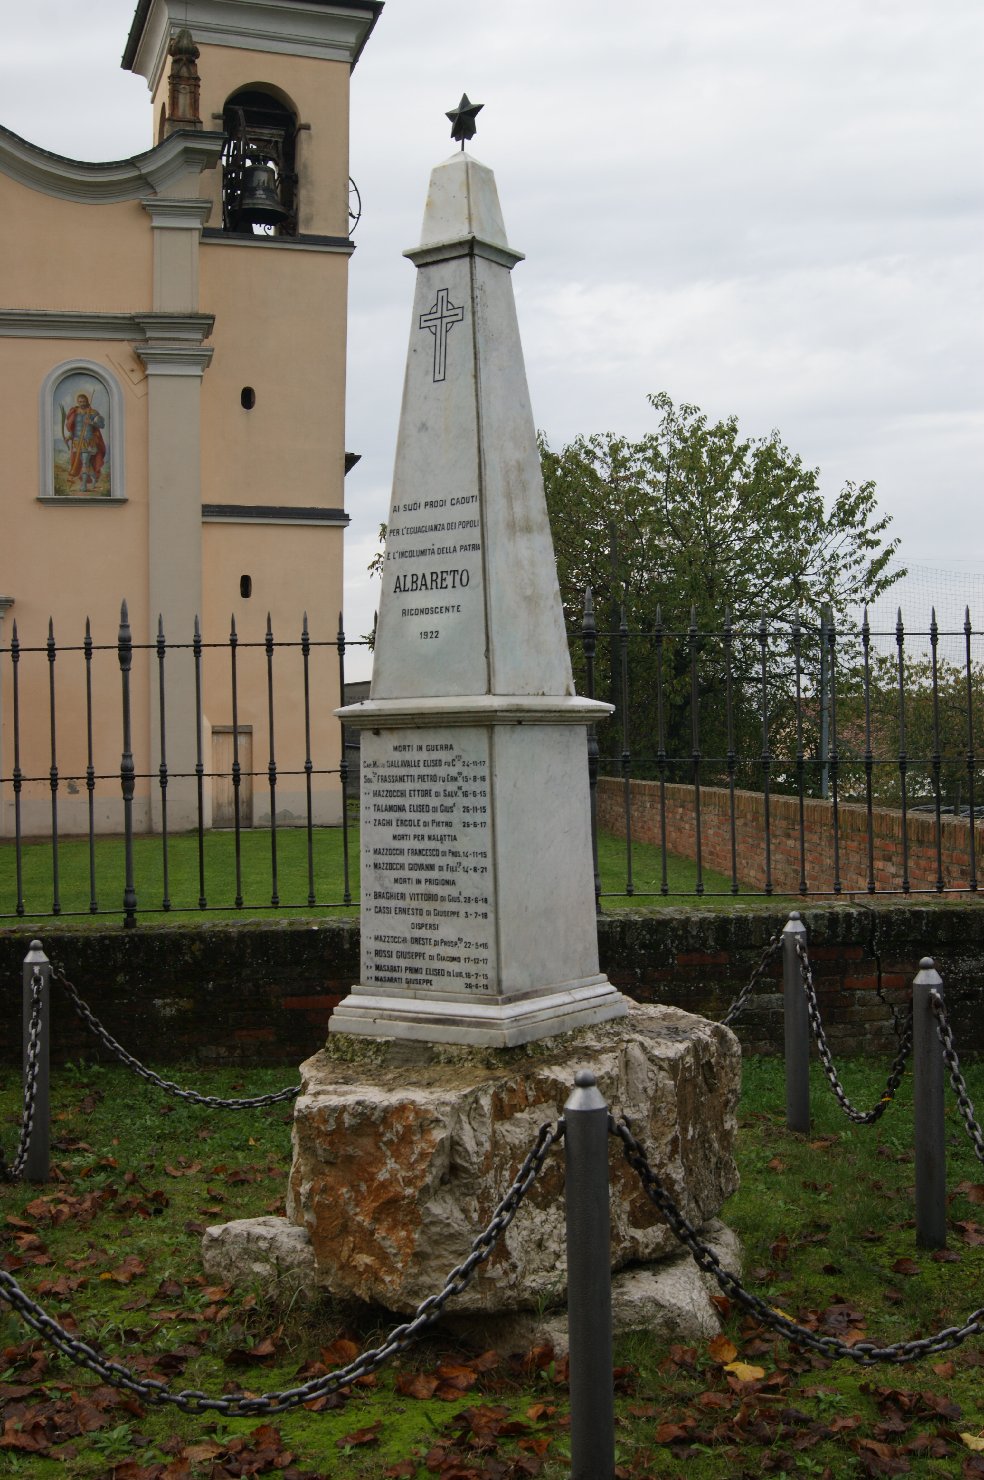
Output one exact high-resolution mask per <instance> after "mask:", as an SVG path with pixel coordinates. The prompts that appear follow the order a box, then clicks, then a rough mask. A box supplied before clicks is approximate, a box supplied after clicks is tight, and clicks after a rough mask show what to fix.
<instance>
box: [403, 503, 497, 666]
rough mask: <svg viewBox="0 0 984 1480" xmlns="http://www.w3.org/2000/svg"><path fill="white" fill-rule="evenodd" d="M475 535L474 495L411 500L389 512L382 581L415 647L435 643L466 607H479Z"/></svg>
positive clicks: (478, 521) (479, 553)
mask: <svg viewBox="0 0 984 1480" xmlns="http://www.w3.org/2000/svg"><path fill="white" fill-rule="evenodd" d="M481 530H482V524H481V519H480V517H479V507H478V494H477V493H465V494H459V495H457V496H452V497H450V498H431V499H412V500H410V501H408V502H407V503H395V504H394V505H393V507H392V509H391V510H390V522H389V526H388V528H387V531H386V561H385V565H386V571H385V576H384V579H385V580H386V582H387V585H388V587H389V590H390V592H391V593H392V595H393V597H394V598H397V599H396V601H395V602H394V605H395V606H396V609H397V610H398V611H399V613H400V616H401V618H402V619H403V620H404V621H405V622H407V623H408V624H409V627H410V631H411V632H413V633H415V634H416V636H417V638H418V639H419V640H420V641H421V642H433V641H434V640H435V639H439V638H440V637H441V635H442V632H444V633H447V631H448V627H449V624H453V623H454V622H455V620H456V619H458V618H460V617H461V616H462V614H463V613H465V612H467V611H469V610H470V607H469V602H474V601H476V600H479V601H480V599H481V598H480V596H479V592H480V588H481V581H482V539H481Z"/></svg>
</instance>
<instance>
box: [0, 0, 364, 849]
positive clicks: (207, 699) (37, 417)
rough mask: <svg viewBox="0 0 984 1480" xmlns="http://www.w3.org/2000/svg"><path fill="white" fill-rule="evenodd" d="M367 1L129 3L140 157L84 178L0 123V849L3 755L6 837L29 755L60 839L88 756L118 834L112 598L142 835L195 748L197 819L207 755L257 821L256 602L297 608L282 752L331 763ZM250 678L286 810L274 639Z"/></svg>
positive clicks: (184, 783)
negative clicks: (304, 661) (274, 705)
mask: <svg viewBox="0 0 984 1480" xmlns="http://www.w3.org/2000/svg"><path fill="white" fill-rule="evenodd" d="M381 10H382V3H381V0H263V3H258V0H139V4H138V5H137V9H136V14H135V15H134V19H133V23H132V26H131V29H130V34H129V37H128V38H127V41H126V47H125V51H124V53H123V61H122V65H123V66H124V67H125V68H127V69H129V70H130V71H132V72H135V73H138V74H139V75H140V76H142V77H144V78H146V80H147V85H148V88H149V91H150V107H149V122H150V127H149V129H148V138H149V139H152V143H151V144H150V147H148V148H147V150H146V151H145V152H143V153H140V154H137V155H135V156H133V157H132V158H128V159H121V160H116V161H114V162H110V163H86V162H83V161H80V160H75V159H68V158H62V157H60V156H59V155H56V154H52V153H50V152H48V151H46V150H44V149H41V148H38V147H36V146H35V145H33V144H31V143H29V142H27V141H26V140H24V139H21V138H19V137H18V136H17V135H16V134H14V133H12V132H10V131H9V130H7V129H4V128H2V127H0V242H2V248H0V251H2V260H3V263H4V291H3V297H2V303H3V307H2V308H0V384H2V394H3V401H4V406H5V413H6V414H5V421H6V428H7V436H6V439H5V441H6V457H5V475H4V480H3V488H2V491H0V510H2V517H3V538H2V541H0V776H2V777H4V778H6V779H5V780H4V781H3V782H2V783H0V836H7V837H9V836H12V834H13V832H14V825H15V819H14V811H15V796H14V787H13V786H12V784H11V777H12V776H13V774H14V768H15V765H16V766H18V767H19V771H20V773H21V775H22V776H23V778H24V780H23V782H22V784H21V786H20V787H19V788H18V790H19V803H18V806H19V812H20V817H19V828H20V830H21V832H22V834H23V835H24V836H28V835H31V834H35V835H37V834H39V833H42V832H46V831H47V819H48V812H49V809H50V802H51V786H50V779H49V771H50V767H51V766H52V765H57V770H58V774H59V776H60V777H61V778H75V779H74V782H71V781H62V782H61V784H60V786H59V826H60V828H61V830H62V831H65V832H82V831H85V829H86V827H87V826H88V822H87V796H86V787H85V784H84V781H83V783H82V784H81V785H80V784H79V781H78V778H80V777H82V778H84V777H85V774H86V766H87V764H88V765H89V767H90V770H94V771H95V772H96V773H98V774H99V776H100V777H102V776H103V775H104V774H107V775H111V774H112V772H113V767H114V766H115V768H116V775H117V780H116V784H115V787H114V786H113V785H112V784H111V782H110V781H109V780H107V781H106V783H105V784H103V782H102V781H101V780H100V782H99V784H98V785H97V786H96V788H95V802H96V814H95V822H96V830H98V831H119V830H120V826H121V815H122V814H121V806H122V803H121V796H120V786H119V779H118V774H119V758H120V725H121V720H120V670H119V664H118V663H117V661H116V648H117V638H118V631H119V625H120V608H121V602H122V601H123V600H124V599H125V600H126V602H127V610H128V617H129V624H130V629H131V633H132V640H133V643H134V644H135V650H134V661H133V669H132V675H131V689H132V696H131V703H132V727H133V733H132V749H133V756H134V769H135V772H136V778H137V779H136V789H135V793H134V799H133V805H134V820H135V822H136V823H137V826H138V827H139V828H146V829H149V830H153V829H154V828H155V827H156V826H157V825H158V824H159V818H158V816H157V809H158V807H159V786H158V783H157V776H158V772H159V766H160V763H161V759H162V754H161V750H162V745H163V744H166V763H167V767H168V770H169V772H170V774H171V778H172V779H171V780H170V782H169V785H168V808H169V826H171V827H174V828H179V827H192V826H194V825H195V824H196V819H197V810H196V808H197V801H196V795H195V792H196V788H195V767H196V761H197V763H198V764H199V769H200V770H201V767H202V761H204V770H205V773H206V788H205V790H206V814H207V815H206V818H205V821H206V825H210V824H211V823H213V821H214V823H215V824H217V825H218V824H220V823H221V822H222V821H224V820H225V821H228V819H227V818H223V817H220V816H219V810H220V801H219V797H218V787H216V788H215V796H214V798H213V787H212V785H211V777H212V775H213V774H215V775H216V776H217V777H218V776H221V775H223V774H226V773H228V772H229V769H230V756H231V753H232V746H233V740H235V748H236V750H237V753H238V757H239V763H240V766H241V769H242V772H243V774H244V776H245V775H246V774H247V773H254V774H255V775H256V776H257V778H258V784H257V787H256V795H255V796H254V797H253V799H252V801H251V803H250V813H249V815H247V814H246V810H245V793H244V796H243V802H244V812H243V817H242V821H243V823H244V824H245V825H248V824H249V822H250V821H251V820H255V821H256V822H257V823H262V822H263V821H264V820H265V819H264V816H263V806H264V800H263V788H262V786H260V785H259V778H261V777H263V776H265V774H266V768H267V766H268V760H269V759H270V757H269V756H268V699H269V694H268V689H267V682H268V678H267V669H266V655H265V650H264V640H265V634H266V630H267V615H268V613H269V616H270V623H271V629H272V632H273V635H274V638H275V639H276V640H277V641H278V642H279V641H281V640H286V639H291V640H293V641H295V642H299V641H300V638H301V623H302V617H303V615H304V613H305V612H306V613H307V614H308V619H309V623H310V634H311V639H312V652H311V657H310V665H309V666H310V675H309V676H310V682H311V711H310V720H309V723H310V726H312V727H313V734H312V736H311V737H310V738H311V745H310V748H311V749H312V750H313V751H314V752H315V753H316V754H317V755H318V756H319V757H320V768H331V767H337V766H338V763H339V758H340V752H339V732H338V725H337V721H335V720H334V719H333V718H332V709H333V708H334V707H335V706H336V705H337V704H338V703H339V701H340V695H339V691H338V676H337V658H336V654H335V649H334V647H333V646H331V645H330V643H331V642H333V639H334V636H335V631H336V628H337V622H338V613H339V611H340V609H341V606H342V542H343V534H344V529H345V526H346V524H347V522H348V518H347V515H346V513H345V509H344V478H345V473H346V471H347V463H351V461H352V460H353V459H352V458H351V457H349V458H347V456H346V451H345V444H344V429H345V352H346V309H347V278H348V263H349V257H350V255H351V253H352V251H353V243H352V240H351V227H352V224H353V219H354V207H353V197H352V194H351V189H352V187H351V185H350V180H349V166H348V127H349V86H350V77H351V73H352V70H353V68H354V67H355V65H356V63H357V62H358V60H359V58H360V56H361V53H362V50H363V48H364V47H365V45H366V42H367V40H368V38H369V36H370V33H371V31H372V29H373V27H374V25H375V23H376V21H377V19H378V17H379V14H380V12H381ZM78 105H79V106H80V107H84V106H85V93H84V92H83V93H81V94H80V98H79V103H78ZM49 618H50V619H51V624H52V626H51V631H52V634H53V636H54V640H55V644H56V651H57V661H56V662H52V661H50V657H51V650H50V649H48V648H47V647H46V644H47V641H48V638H49V627H48V623H49ZM86 618H88V619H89V623H90V632H91V641H92V644H93V649H94V651H93V655H92V661H91V663H89V664H88V665H87V664H86V661H85V653H84V651H83V648H84V632H85V623H86ZM196 618H198V619H199V622H200V630H201V636H202V641H203V644H204V648H203V656H202V659H201V663H200V664H199V668H200V672H199V673H198V674H197V675H196V671H195V664H194V662H193V657H194V654H193V652H192V643H193V634H194V624H195V619H196ZM231 618H232V619H234V620H235V624H236V633H237V639H238V645H239V648H238V653H237V662H238V670H239V671H238V692H237V693H236V694H235V701H234V696H233V692H232V677H231V669H230V660H229V650H228V637H229V632H230V619H231ZM15 621H16V626H17V646H16V648H15V650H14V652H13V653H12V652H11V639H12V633H13V625H14V622H15ZM159 630H162V631H163V633H164V634H165V638H166V643H167V648H168V652H167V663H166V665H165V676H164V678H163V679H160V676H159V668H158V662H157V658H156V656H155V650H154V644H155V642H156V640H157V637H158V633H159ZM211 643H224V644H226V646H225V648H224V649H220V648H215V649H213V648H212V647H210V644H211ZM253 644H256V646H255V647H253V646H252V645H253ZM319 644H326V645H325V646H320V645H319ZM71 649H75V650H77V651H75V652H72V651H70V650H71ZM13 659H16V661H12V660H13ZM114 665H115V666H114ZM278 665H279V667H278V672H277V682H278V685H279V691H280V699H281V708H280V709H279V710H278V714H277V726H278V728H277V761H278V764H279V765H280V767H281V768H282V771H283V777H282V785H281V787H280V789H279V792H278V816H281V808H282V816H283V819H284V820H286V821H290V820H292V819H293V818H296V819H297V820H302V815H301V814H302V813H303V809H304V791H305V776H304V757H305V746H306V743H307V738H308V737H306V736H305V734H304V713H303V705H302V703H301V702H300V700H299V699H298V698H296V697H294V698H291V699H290V701H289V702H286V703H284V702H283V701H284V699H285V698H286V696H287V693H288V692H289V693H290V694H292V695H294V696H297V695H299V694H300V685H301V681H302V668H301V654H300V650H299V649H298V651H297V653H296V654H295V653H294V652H293V651H290V652H287V653H285V654H283V655H279V654H278ZM196 677H197V679H199V680H200V683H201V685H202V687H201V690H200V695H199V694H198V693H196ZM15 679H16V681H17V693H16V695H15V692H14V688H15ZM87 679H88V680H89V681H90V684H91V686H92V702H91V704H90V705H89V706H88V712H89V714H90V715H91V725H92V727H93V730H94V735H93V740H92V744H91V747H89V746H88V745H87V736H86V723H87V705H86V695H85V683H86V680H87ZM52 693H54V694H55V695H56V703H57V747H58V750H57V756H56V757H52V756H51V754H50V752H51V750H52V748H53V747H52V742H51V741H50V736H49V732H50V729H51V726H50V703H51V694H52ZM162 693H163V694H164V699H165V704H164V708H165V713H166V738H162V726H161V723H160V705H161V696H162ZM15 700H16V705H17V709H18V714H17V716H16V721H17V734H16V737H15V734H14V721H15V715H14V708H15ZM234 702H235V710H236V714H235V719H236V726H235V728H236V733H235V735H233V718H234V716H233V707H234ZM199 721H201V723H199ZM196 730H197V731H199V732H200V731H201V730H204V736H202V734H201V733H198V734H196ZM15 741H16V750H17V752H18V754H17V755H16V756H15V753H14V752H15ZM202 746H203V747H204V748H203V751H201V747H202ZM114 757H115V761H114V759H113V758H114ZM288 773H289V774H288ZM32 778H33V779H32ZM90 790H91V788H90ZM213 800H214V802H215V816H214V818H213V812H212V808H213ZM339 807H340V793H339V787H338V777H337V775H331V776H324V777H316V784H315V810H316V820H317V821H321V822H331V821H336V820H337V819H338V816H339Z"/></svg>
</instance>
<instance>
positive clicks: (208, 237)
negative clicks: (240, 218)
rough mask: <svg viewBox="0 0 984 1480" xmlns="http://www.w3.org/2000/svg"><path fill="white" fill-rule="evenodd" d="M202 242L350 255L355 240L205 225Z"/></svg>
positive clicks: (343, 237)
mask: <svg viewBox="0 0 984 1480" xmlns="http://www.w3.org/2000/svg"><path fill="white" fill-rule="evenodd" d="M202 244H203V245H204V246H206V247H262V248H265V249H266V250H267V251H269V250H270V249H271V248H272V249H273V250H274V251H277V252H335V253H337V254H338V255H340V256H343V257H351V255H352V253H353V252H354V251H355V242H353V241H351V240H350V239H349V238H348V237H347V236H315V235H313V234H304V235H299V236H253V235H252V234H251V233H250V232H246V231H223V230H222V229H221V227H218V226H206V227H205V229H204V231H203V232H202Z"/></svg>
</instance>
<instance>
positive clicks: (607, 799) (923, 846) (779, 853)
mask: <svg viewBox="0 0 984 1480" xmlns="http://www.w3.org/2000/svg"><path fill="white" fill-rule="evenodd" d="M629 785H630V788H631V797H632V836H633V837H634V838H635V839H636V841H637V842H640V843H652V844H653V845H654V846H656V847H660V846H661V842H662V821H661V813H660V794H659V782H658V781H631V782H630V783H629ZM624 787H625V784H624V782H623V781H621V780H620V779H618V778H616V777H612V776H602V777H600V778H599V780H598V826H599V827H600V828H603V829H604V830H605V831H606V832H612V833H615V834H617V835H618V836H619V837H624V836H625V789H624ZM665 805H666V846H667V850H668V851H669V852H670V853H676V854H678V855H679V856H680V857H681V858H695V857H696V856H697V839H696V827H695V815H696V813H695V808H694V789H693V787H692V786H675V785H674V786H667V787H666V788H665ZM837 821H838V827H837V838H838V846H839V860H838V862H839V873H840V880H841V886H842V888H843V890H844V892H845V893H851V892H859V893H863V892H864V891H865V890H866V889H867V884H868V815H867V809H866V808H865V807H861V806H857V805H853V804H849V803H845V804H842V805H841V806H840V807H839V808H838V817H837ZM803 832H804V837H805V841H806V880H807V886H808V887H809V888H811V889H816V890H819V889H824V890H829V889H832V888H833V882H834V809H833V805H832V804H831V803H830V802H829V801H828V802H823V801H818V800H816V799H810V800H807V801H804V803H803ZM871 833H872V844H873V853H874V878H875V884H876V887H877V888H878V889H900V888H901V887H902V813H901V811H899V810H897V809H893V808H890V807H878V808H875V809H874V811H873V813H872V828H871ZM905 834H906V838H907V841H908V849H909V883H910V886H911V888H913V889H935V888H936V881H937V873H938V867H939V866H938V862H937V854H936V818H935V817H934V816H933V815H932V814H931V813H926V812H910V813H909V814H908V816H907V819H906V827H905ZM769 835H770V843H771V853H772V858H771V862H772V887H773V889H774V890H775V891H776V892H777V893H780V894H796V893H798V892H799V887H800V803H799V798H798V797H790V796H772V797H770V799H769ZM700 840H701V857H702V861H703V864H704V867H705V868H712V869H717V870H718V871H719V872H720V873H722V874H727V875H728V876H729V877H730V874H731V801H730V797H729V794H728V792H727V791H726V790H725V789H724V788H723V787H714V786H707V787H701V792H700ZM735 842H736V851H737V860H738V864H737V867H738V878H739V879H740V880H741V882H742V883H743V884H745V885H747V886H748V887H749V888H752V889H762V888H764V887H765V804H764V799H763V797H762V794H761V792H753V791H736V792H735ZM940 854H941V858H942V877H943V882H944V884H945V885H946V887H947V888H956V889H961V888H966V887H967V885H968V883H969V881H970V822H969V820H968V819H967V818H962V817H947V816H944V817H942V818H941V820H940ZM975 854H976V860H977V870H978V874H979V875H982V876H984V819H981V820H979V821H978V822H977V824H976V832H975ZM982 882H984V878H982Z"/></svg>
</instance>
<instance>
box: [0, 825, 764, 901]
mask: <svg viewBox="0 0 984 1480" xmlns="http://www.w3.org/2000/svg"><path fill="white" fill-rule="evenodd" d="M240 836H241V850H240V860H241V862H240V866H241V874H242V898H243V907H242V908H241V909H236V908H235V899H236V866H235V837H234V834H233V833H231V832H211V833H207V834H206V835H205V898H206V900H207V901H208V905H209V906H210V908H209V910H208V912H207V913H205V912H204V911H202V910H200V909H199V908H198V894H199V874H198V838H197V834H195V833H179V834H176V835H175V836H173V837H171V838H169V839H168V890H167V894H168V898H169V900H170V905H171V907H170V909H169V910H167V911H164V910H163V908H162V902H163V899H164V867H163V848H162V845H161V839H160V838H159V837H140V838H136V839H135V841H134V848H133V853H134V878H135V884H136V892H137V910H138V918H139V919H140V920H143V921H145V922H158V923H159V922H162V921H171V920H174V921H178V922H182V923H189V922H190V921H193V920H195V921H199V922H201V921H203V920H210V919H219V920H229V919H233V918H244V917H245V918H253V919H256V918H269V917H270V916H271V915H277V914H289V915H291V916H294V915H300V916H303V915H311V914H316V913H318V912H319V911H323V910H324V908H325V907H326V906H330V907H332V909H331V912H332V914H343V915H344V914H358V901H359V829H358V824H357V823H355V822H353V823H352V824H350V827H349V871H348V877H349V891H350V897H351V899H352V902H353V906H354V908H348V909H346V907H345V905H344V903H343V900H344V890H345V871H344V853H343V838H342V830H341V828H316V829H315V830H314V833H313V846H312V869H313V878H314V895H315V899H316V901H317V903H316V906H315V907H314V908H312V906H311V905H310V904H309V903H308V902H307V901H308V892H309V887H310V876H309V872H308V851H307V834H306V832H305V831H304V830H303V829H298V828H280V829H278V831H277V895H278V900H279V903H278V904H277V905H276V906H274V905H272V904H271V899H272V894H273V889H272V877H273V871H272V849H271V840H270V833H269V832H268V831H267V830H265V829H260V828H255V829H249V830H245V831H243V832H242V833H241V835H240ZM598 853H599V865H600V869H601V875H602V889H603V891H604V892H605V895H606V898H605V900H604V905H605V908H606V909H618V908H626V907H632V906H636V907H638V906H639V905H660V904H680V903H682V902H684V901H683V900H681V898H680V897H679V896H686V897H687V902H688V903H698V902H699V901H698V899H697V896H696V895H695V894H694V890H695V888H696V883H697V873H696V869H695V867H694V865H693V864H692V863H691V862H689V860H687V859H682V858H670V859H669V860H668V883H669V888H670V891H671V897H669V898H664V897H663V896H662V895H661V894H660V893H659V892H658V891H659V889H660V885H661V882H662V858H661V855H660V850H659V849H658V848H653V847H651V846H650V845H649V844H646V843H639V844H637V845H636V846H635V847H634V848H633V870H634V882H635V887H636V889H637V890H638V891H655V892H654V893H648V892H647V893H645V894H642V893H640V895H639V897H630V896H626V895H622V894H615V893H613V892H612V891H616V890H623V889H624V888H625V843H624V840H622V839H620V838H617V837H614V836H611V835H609V834H602V835H601V837H600V839H599V848H598ZM22 854H23V856H22V870H23V896H24V902H25V914H24V915H23V916H22V917H18V916H17V915H16V914H15V910H16V904H17V874H16V860H15V855H14V848H13V845H12V844H11V843H7V842H5V843H3V844H0V919H2V918H3V917H9V918H10V919H12V920H20V919H22V920H23V922H24V923H25V924H29V923H32V922H35V921H37V922H40V921H42V920H44V919H48V918H50V917H51V906H52V901H53V897H54V895H53V859H52V849H51V845H50V843H47V842H42V843H28V844H25V846H24V848H23V850H22ZM95 874H96V886H95V897H96V900H97V902H98V904H99V908H100V910H102V911H107V910H108V911H109V912H110V913H109V916H108V918H109V919H110V921H116V920H117V919H120V918H122V899H123V881H124V878H125V870H124V851H123V840H122V838H98V839H97V840H96V848H95ZM58 876H59V896H60V902H61V912H60V913H61V917H62V918H71V919H72V920H73V923H75V924H77V925H84V924H85V923H86V922H87V921H93V923H99V920H100V918H102V920H105V919H106V918H107V917H106V915H105V914H104V915H103V916H102V917H99V916H93V915H92V914H91V913H90V910H89V903H90V897H91V892H90V876H89V844H88V840H87V839H85V838H70V839H67V840H63V841H62V842H61V843H60V844H59V848H58ZM704 887H705V889H706V890H708V891H709V892H712V893H719V894H720V893H724V894H727V892H728V890H729V888H730V880H729V879H727V878H726V877H725V876H724V875H722V874H716V873H713V872H711V871H708V870H705V871H704ZM672 896H677V897H676V898H673V897H672ZM716 902H717V903H718V904H721V903H722V901H721V900H718V901H716ZM723 902H724V903H725V904H726V903H728V901H727V900H725V901H723ZM771 903H773V904H774V903H775V900H773V901H771Z"/></svg>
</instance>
